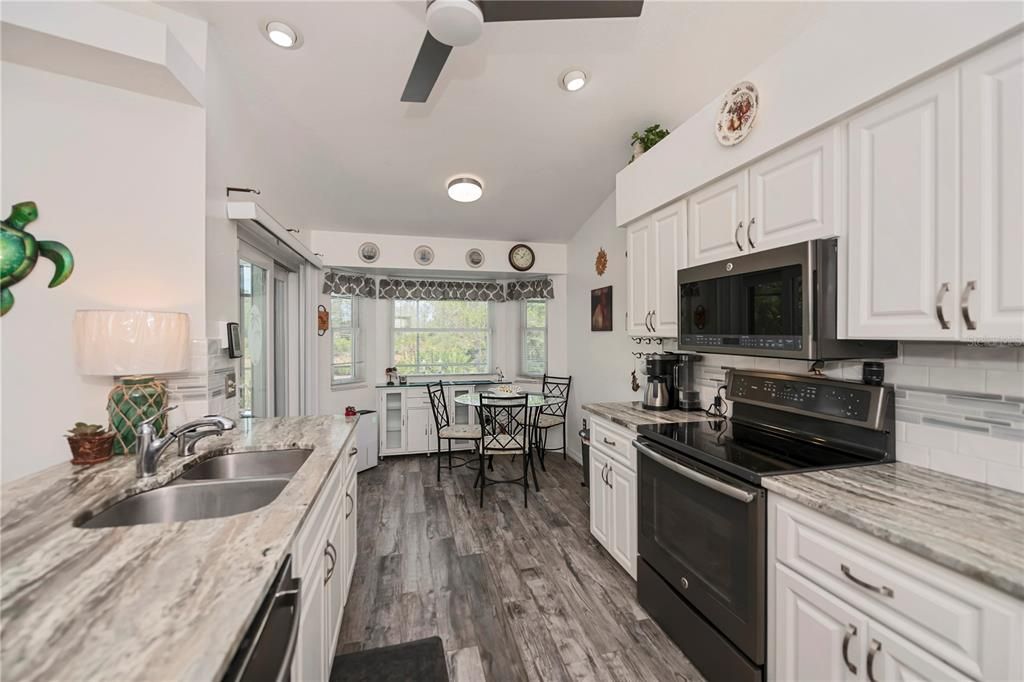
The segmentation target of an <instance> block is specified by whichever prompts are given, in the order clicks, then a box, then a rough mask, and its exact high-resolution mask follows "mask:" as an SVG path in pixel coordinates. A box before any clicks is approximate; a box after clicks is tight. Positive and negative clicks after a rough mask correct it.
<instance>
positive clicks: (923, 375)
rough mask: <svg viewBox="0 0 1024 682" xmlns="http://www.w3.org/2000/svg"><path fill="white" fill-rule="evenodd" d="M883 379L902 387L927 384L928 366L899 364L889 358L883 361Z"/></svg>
mask: <svg viewBox="0 0 1024 682" xmlns="http://www.w3.org/2000/svg"><path fill="white" fill-rule="evenodd" d="M885 380H886V381H888V382H889V383H892V384H896V385H897V386H903V387H914V386H927V385H928V368H927V367H913V366H910V365H901V364H897V363H896V361H894V360H889V361H888V362H886V363H885Z"/></svg>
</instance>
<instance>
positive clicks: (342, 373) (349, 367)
mask: <svg viewBox="0 0 1024 682" xmlns="http://www.w3.org/2000/svg"><path fill="white" fill-rule="evenodd" d="M356 309H357V306H356V302H355V299H353V298H352V297H351V296H331V384H334V385H337V384H346V383H350V382H353V381H356V380H357V379H358V374H357V372H356V367H357V361H356V333H357V325H356Z"/></svg>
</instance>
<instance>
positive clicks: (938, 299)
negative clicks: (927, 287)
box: [935, 282, 949, 329]
mask: <svg viewBox="0 0 1024 682" xmlns="http://www.w3.org/2000/svg"><path fill="white" fill-rule="evenodd" d="M948 292H949V282H943V283H942V285H941V286H940V287H939V293H937V294H936V295H935V317H937V318H939V326H941V327H942V328H943V329H949V322H946V314H945V313H944V312H942V301H943V300H944V299H945V298H946V294H947V293H948Z"/></svg>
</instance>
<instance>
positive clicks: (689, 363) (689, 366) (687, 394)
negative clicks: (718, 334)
mask: <svg viewBox="0 0 1024 682" xmlns="http://www.w3.org/2000/svg"><path fill="white" fill-rule="evenodd" d="M700 360H701V356H699V355H694V354H692V353H683V354H681V355H679V356H678V363H677V364H676V367H675V379H676V387H675V390H676V407H678V408H679V409H680V410H686V411H688V412H692V411H696V410H703V409H704V408H703V407H702V406H701V404H700V391H698V390H697V388H696V385H695V384H696V376H695V375H696V373H697V363H698V362H700Z"/></svg>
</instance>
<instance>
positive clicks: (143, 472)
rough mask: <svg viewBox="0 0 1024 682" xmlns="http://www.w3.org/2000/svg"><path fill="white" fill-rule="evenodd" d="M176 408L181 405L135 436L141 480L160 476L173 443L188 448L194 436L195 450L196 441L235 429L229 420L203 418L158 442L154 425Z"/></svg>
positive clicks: (146, 424)
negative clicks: (162, 460) (159, 467)
mask: <svg viewBox="0 0 1024 682" xmlns="http://www.w3.org/2000/svg"><path fill="white" fill-rule="evenodd" d="M176 407H177V405H174V406H172V407H168V408H165V409H163V410H161V411H160V412H157V413H156V414H155V415H153V416H152V417H150V418H149V419H147V420H146V421H144V422H142V424H141V425H140V426H139V430H138V432H137V433H136V434H135V445H136V452H137V453H138V456H139V461H138V464H137V466H136V472H135V473H136V476H138V477H139V478H148V477H150V476H154V475H155V474H156V465H157V463H158V462H159V461H160V456H161V455H162V454H163V453H164V450H166V449H167V447H168V446H169V445H170V444H171V443H174V442H177V443H178V444H179V447H184V445H185V442H186V437H187V436H189V435H191V436H192V439H193V443H191V444H190V447H191V446H193V445H194V444H195V443H194V441H195V440H199V439H200V438H205V437H206V436H212V435H219V434H221V433H223V432H224V431H229V430H231V429H233V428H235V422H233V421H231V420H230V419H228V418H227V417H203V418H202V419H196V420H194V421H190V422H187V423H185V424H182V425H181V426H179V427H178V428H176V429H173V430H171V431H170V432H168V434H167V435H166V436H164V437H162V438H157V437H156V427H154V426H153V424H154V422H156V420H157V419H159V418H160V417H162V416H163V415H165V414H167V413H168V412H170V411H171V410H173V409H175V408H176ZM196 432H199V433H201V435H199V436H198V437H197V436H196V435H195V434H196ZM179 454H181V453H179Z"/></svg>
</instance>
